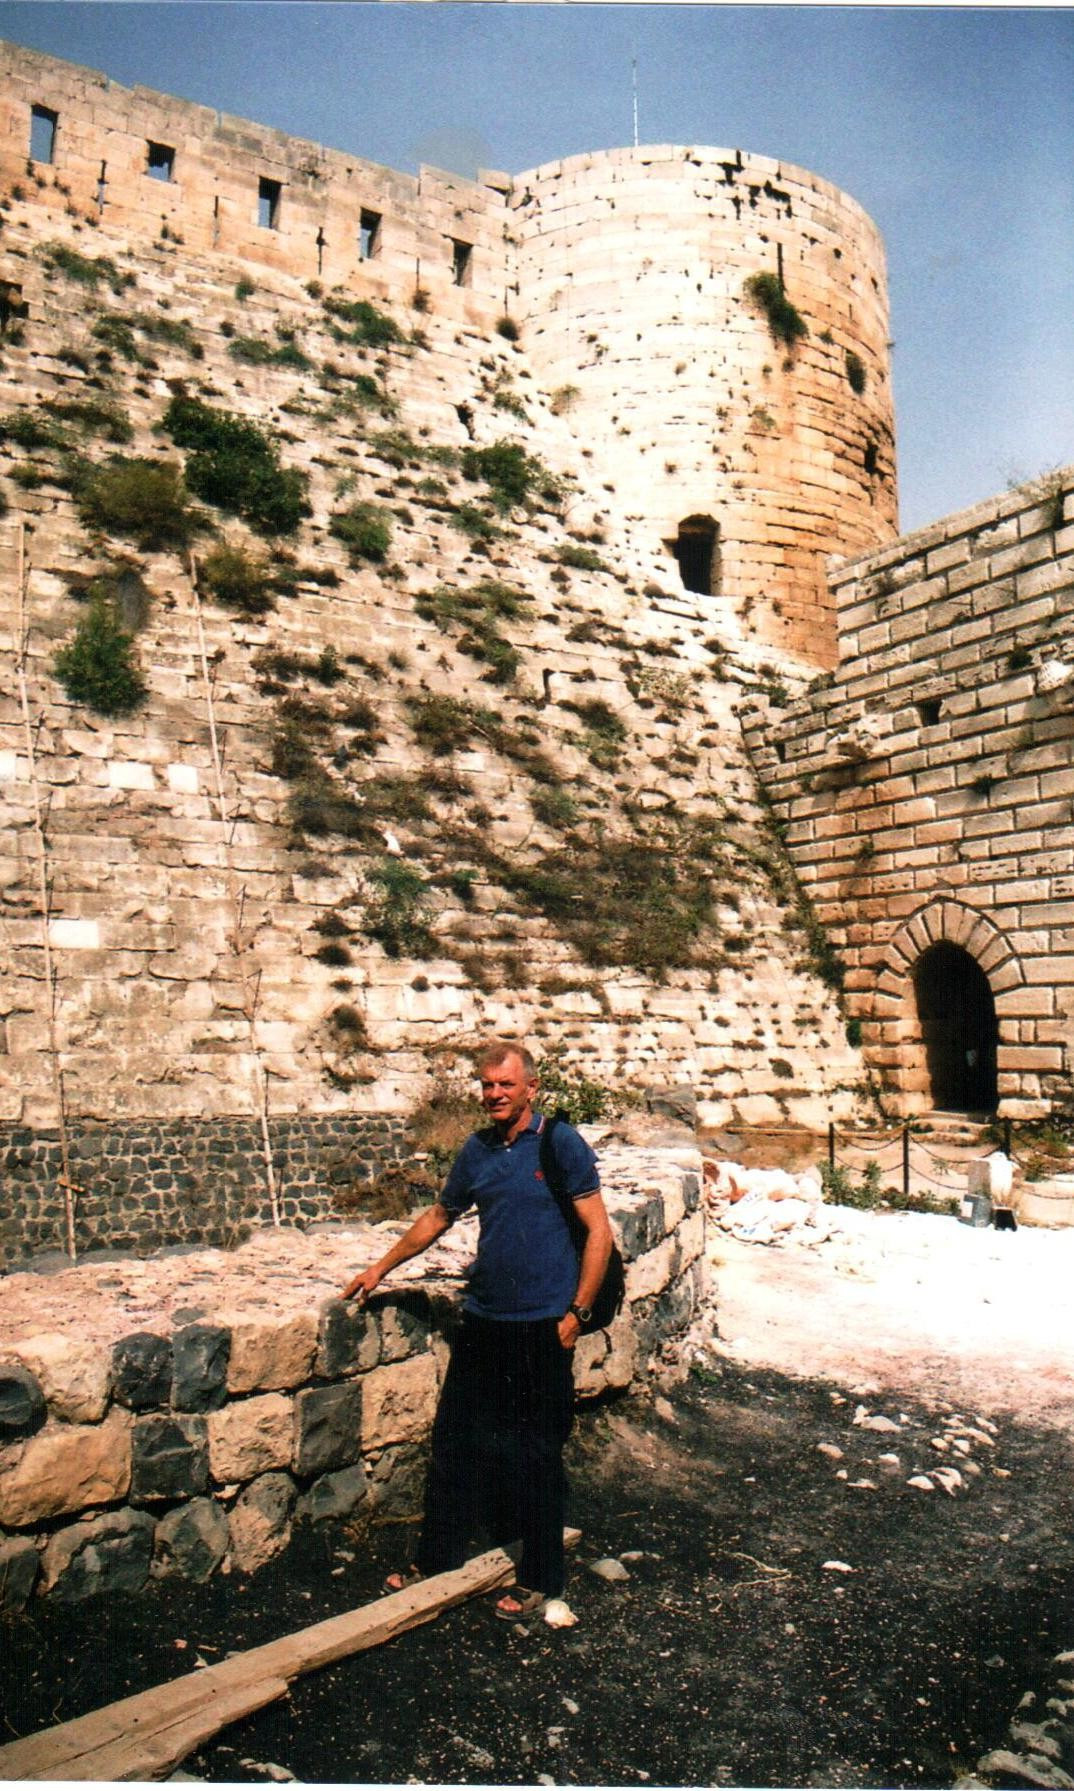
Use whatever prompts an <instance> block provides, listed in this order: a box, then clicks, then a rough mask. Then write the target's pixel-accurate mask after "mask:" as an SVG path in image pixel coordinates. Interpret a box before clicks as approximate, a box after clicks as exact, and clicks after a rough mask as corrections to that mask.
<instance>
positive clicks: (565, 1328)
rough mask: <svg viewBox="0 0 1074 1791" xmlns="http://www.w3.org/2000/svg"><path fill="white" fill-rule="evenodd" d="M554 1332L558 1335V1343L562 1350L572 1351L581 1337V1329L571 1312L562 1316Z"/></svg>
mask: <svg viewBox="0 0 1074 1791" xmlns="http://www.w3.org/2000/svg"><path fill="white" fill-rule="evenodd" d="M556 1330H557V1332H558V1334H559V1341H560V1343H561V1344H562V1345H563V1348H564V1349H573V1348H574V1346H575V1344H576V1343H577V1341H578V1339H579V1337H580V1336H581V1335H582V1327H581V1325H580V1324H579V1323H578V1320H577V1319H576V1318H575V1316H574V1313H573V1312H565V1313H564V1314H563V1317H562V1318H561V1319H560V1321H559V1323H558V1325H557V1326H556Z"/></svg>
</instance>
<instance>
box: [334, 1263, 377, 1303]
mask: <svg viewBox="0 0 1074 1791" xmlns="http://www.w3.org/2000/svg"><path fill="white" fill-rule="evenodd" d="M383 1279H384V1275H383V1271H382V1270H381V1269H378V1268H372V1269H361V1270H360V1271H359V1273H358V1274H357V1275H355V1277H354V1279H353V1281H348V1282H347V1285H346V1287H345V1288H344V1289H343V1292H342V1294H341V1296H340V1298H341V1299H344V1300H362V1301H363V1302H364V1301H365V1300H368V1298H369V1296H370V1294H371V1293H375V1292H376V1290H377V1288H378V1287H379V1286H380V1284H381V1281H382V1280H383Z"/></svg>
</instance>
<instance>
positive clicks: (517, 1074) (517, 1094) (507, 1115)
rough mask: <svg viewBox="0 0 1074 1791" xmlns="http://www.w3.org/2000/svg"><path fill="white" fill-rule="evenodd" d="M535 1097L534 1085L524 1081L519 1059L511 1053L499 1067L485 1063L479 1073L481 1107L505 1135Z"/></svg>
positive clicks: (495, 1064) (535, 1087)
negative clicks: (504, 1131)
mask: <svg viewBox="0 0 1074 1791" xmlns="http://www.w3.org/2000/svg"><path fill="white" fill-rule="evenodd" d="M536 1094H537V1084H536V1082H530V1081H528V1080H527V1077H526V1072H525V1070H524V1069H523V1068H522V1062H521V1059H520V1058H518V1057H516V1056H515V1055H514V1053H513V1052H512V1053H511V1055H510V1056H509V1057H505V1058H504V1060H503V1062H502V1063H487V1064H486V1065H485V1067H484V1069H483V1070H482V1072H481V1105H482V1106H483V1107H484V1109H485V1112H486V1113H487V1114H488V1116H489V1118H490V1119H491V1120H492V1122H493V1124H494V1125H497V1126H500V1127H501V1128H503V1129H504V1130H506V1131H509V1130H510V1129H511V1127H512V1126H514V1125H516V1124H517V1122H518V1121H519V1120H520V1119H521V1118H522V1115H523V1114H524V1113H525V1112H526V1109H527V1108H528V1107H530V1106H531V1105H532V1103H533V1101H534V1099H535V1097H536Z"/></svg>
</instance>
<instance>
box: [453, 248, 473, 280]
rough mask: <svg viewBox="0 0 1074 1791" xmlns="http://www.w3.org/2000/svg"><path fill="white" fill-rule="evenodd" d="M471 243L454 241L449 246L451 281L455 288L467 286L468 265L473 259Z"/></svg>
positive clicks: (468, 278)
mask: <svg viewBox="0 0 1074 1791" xmlns="http://www.w3.org/2000/svg"><path fill="white" fill-rule="evenodd" d="M473 253H474V245H473V243H460V242H456V241H455V240H454V239H453V240H452V244H451V279H452V284H453V285H455V286H469V284H470V263H471V260H472V258H473Z"/></svg>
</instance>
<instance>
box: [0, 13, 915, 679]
mask: <svg viewBox="0 0 1074 1791" xmlns="http://www.w3.org/2000/svg"><path fill="white" fill-rule="evenodd" d="M0 60H2V65H3V67H4V71H5V76H6V91H5V96H4V99H3V101H2V102H0V178H3V179H4V181H5V184H8V185H10V184H15V183H21V184H22V185H23V186H26V185H27V183H28V182H29V183H30V195H31V197H32V198H33V199H34V200H35V201H36V202H37V203H39V204H41V205H42V206H43V207H46V208H49V209H61V208H62V209H63V210H64V211H65V212H66V213H68V214H71V213H73V214H76V215H82V216H83V217H85V218H86V219H88V220H90V221H91V222H92V223H93V224H95V225H97V226H98V227H101V228H104V229H106V230H108V231H109V232H112V231H115V232H119V233H121V234H123V235H124V236H126V237H128V238H133V239H142V240H143V241H151V242H152V241H155V242H160V241H164V242H165V243H171V244H178V245H180V246H181V247H182V248H184V249H186V250H193V251H197V252H199V253H203V252H207V253H210V254H212V255H217V256H220V257H221V258H227V259H230V260H232V261H234V262H238V263H241V264H243V265H247V264H248V265H249V266H250V267H251V268H253V269H256V268H258V267H261V268H264V269H271V270H274V271H275V272H277V273H283V274H289V275H291V276H293V277H294V278H296V279H299V280H302V281H310V280H314V279H316V280H320V281H322V282H323V283H324V284H325V285H327V286H337V285H338V286H342V287H344V288H346V289H348V290H352V291H353V290H357V291H360V292H361V293H363V294H366V295H368V296H370V297H373V298H376V297H389V298H393V299H395V300H396V301H399V302H405V303H409V302H410V301H411V300H412V299H413V296H414V293H415V291H416V290H417V289H420V290H421V291H422V292H424V294H425V295H426V297H427V298H428V299H429V301H430V302H432V303H433V304H435V306H436V307H437V309H438V310H440V311H442V312H443V313H444V314H445V315H448V316H451V317H453V318H454V319H456V320H457V321H458V322H459V323H462V324H467V323H469V324H477V325H485V326H486V327H487V326H489V325H490V324H491V323H492V322H493V321H494V320H495V319H496V318H497V317H499V316H500V315H501V314H509V315H511V316H512V317H514V318H515V319H517V320H518V321H520V322H521V323H523V324H525V325H526V326H527V333H528V334H529V336H530V339H531V343H532V348H533V355H534V363H533V364H534V369H535V371H536V372H538V373H539V374H540V376H542V377H543V378H544V380H545V382H546V383H547V385H548V386H549V388H550V389H553V388H558V389H559V390H561V391H562V392H569V393H571V394H573V396H572V397H571V398H570V399H569V401H564V406H563V414H564V416H565V419H566V421H567V424H568V426H569V427H570V428H571V429H573V431H574V433H575V437H576V439H577V441H578V443H579V444H580V445H581V447H582V448H584V450H585V451H586V452H587V453H592V452H593V451H594V450H593V443H594V442H599V444H600V448H599V457H600V465H601V470H602V476H603V478H604V480H605V482H606V483H607V484H608V485H609V486H612V485H614V487H615V488H616V489H617V490H618V492H619V497H620V503H619V507H620V508H621V509H622V510H623V511H624V512H625V513H626V514H628V515H630V516H631V517H632V518H633V519H634V520H635V521H636V522H637V523H638V524H639V525H640V529H639V532H641V533H644V534H645V535H646V536H647V538H648V541H649V544H650V549H651V550H652V551H654V552H659V551H661V544H664V546H663V550H662V551H663V555H664V559H665V564H666V574H667V576H668V577H669V578H671V579H672V580H677V577H678V570H677V567H676V563H675V560H674V558H673V556H672V553H671V549H670V543H671V542H672V541H673V539H674V538H675V536H676V533H677V530H678V525H679V523H680V522H681V521H683V520H684V519H686V518H687V517H690V516H694V515H700V516H705V517H708V518H710V519H711V520H712V522H713V523H714V524H715V525H716V527H717V529H718V531H719V565H718V568H717V571H716V575H715V576H714V578H713V580H712V589H711V595H712V597H713V599H714V604H713V607H714V609H716V610H718V609H719V607H720V602H721V600H725V601H727V602H729V603H731V604H732V605H733V606H734V607H735V609H736V610H737V611H738V612H739V613H741V614H742V615H743V616H744V618H745V619H746V621H747V624H748V629H749V631H750V632H751V633H753V634H754V635H755V636H756V638H758V639H760V640H763V641H766V642H769V643H770V644H772V645H774V646H779V647H783V648H786V649H787V650H788V651H790V652H793V653H798V654H800V655H801V656H803V657H804V658H806V659H807V660H812V661H818V660H819V661H820V662H821V663H830V661H831V657H832V651H833V639H834V634H833V626H832V615H831V611H830V608H829V604H828V595H827V588H826V585H825V579H824V560H825V556H826V555H827V554H829V553H832V552H840V553H846V552H848V551H853V550H855V549H859V548H866V547H870V546H872V545H874V544H877V543H879V542H882V541H883V540H885V539H886V538H887V537H889V536H890V535H891V534H892V533H893V531H894V528H895V518H896V486H895V456H894V417H893V408H892V398H891V388H890V369H889V351H888V333H889V332H888V317H887V287H886V271H885V264H884V252H883V245H882V243H881V240H880V237H879V234H878V232H877V230H876V228H875V226H874V225H873V224H872V223H871V221H870V220H869V218H868V217H867V216H866V215H865V213H864V212H863V211H862V210H861V208H860V206H858V205H857V204H856V203H855V202H854V201H853V200H851V199H849V198H848V197H847V196H846V195H845V194H843V193H840V192H839V191H838V190H837V189H836V188H835V187H833V186H831V185H830V184H829V183H828V182H826V181H823V180H821V179H819V178H818V177H817V176H815V175H812V174H809V173H808V172H806V171H805V170H803V169H798V168H793V167H789V166H787V165H783V164H779V163H776V162H774V161H771V160H770V159H768V158H765V157H757V156H744V155H743V154H742V153H741V152H739V151H737V150H721V149H680V148H674V147H658V148H651V149H636V150H613V151H610V152H607V153H601V154H594V155H585V156H576V157H572V158H570V159H569V160H567V161H564V162H562V163H555V164H550V165H548V166H545V167H543V168H538V169H535V170H533V171H532V172H530V173H526V174H520V175H518V176H515V177H509V176H506V175H500V174H496V173H487V174H483V175H482V177H481V180H480V182H470V181H466V180H464V179H461V178H458V177H455V176H452V175H449V174H444V173H442V172H440V171H438V170H435V169H428V168H423V169H422V170H421V172H420V174H419V175H418V176H417V177H416V178H412V177H410V176H406V175H402V174H398V173H395V172H394V171H393V170H391V169H388V168H383V167H379V166H378V165H376V164H375V163H372V162H367V161H363V160H361V159H360V158H357V157H353V156H348V155H345V154H343V153H342V152H340V151H336V150H331V149H325V148H323V147H322V146H320V145H318V144H314V143H308V142H304V141H302V140H300V139H296V138H291V137H288V136H286V135H285V134H284V133H282V132H279V131H273V130H271V129H268V128H267V127H265V126H262V125H257V124H253V123H250V122H249V121H247V120H245V119H238V118H231V117H228V116H226V115H222V114H219V113H217V112H214V111H213V110H211V109H210V108H207V107H204V106H197V105H193V104H190V103H189V102H185V101H182V100H176V99H172V98H170V97H169V96H167V95H164V94H159V93H154V92H152V91H150V90H148V89H143V88H134V89H126V88H123V87H120V86H118V85H116V84H115V83H114V82H112V81H110V80H108V79H107V77H105V76H103V75H100V74H97V73H95V72H94V71H92V70H87V69H81V68H77V67H75V66H73V65H70V64H67V63H62V62H57V61H55V60H54V59H52V58H50V57H47V56H41V55H38V54H35V53H33V52H30V51H25V50H20V49H16V48H15V47H14V46H11V45H6V46H3V53H2V58H0ZM35 107H36V108H38V109H39V110H42V109H43V110H47V111H48V112H50V113H51V114H52V115H53V116H54V118H55V132H54V137H53V139H52V143H51V149H52V155H53V160H52V163H51V165H50V166H46V165H43V164H40V163H37V162H28V161H27V151H28V147H29V145H30V141H31V128H32V127H31V112H32V109H33V108H35ZM169 157H170V158H171V159H170V160H168V158H169ZM151 160H153V161H155V166H156V169H157V174H159V173H160V172H161V171H162V164H163V168H164V169H165V170H166V172H167V174H168V178H167V179H163V178H158V177H157V175H156V174H154V173H152V172H151V171H150V162H151ZM266 182H267V183H271V189H272V190H271V192H268V191H267V189H266V188H265V183H266ZM259 195H260V197H259ZM61 202H62V207H61ZM363 219H364V220H365V221H366V224H367V226H368V225H369V223H370V222H371V221H375V232H374V234H373V236H372V238H371V239H370V237H369V231H368V228H367V230H366V232H365V233H364V235H363ZM259 220H260V221H259ZM363 242H364V245H365V251H366V252H365V253H363ZM370 250H371V251H372V252H371V253H370V252H369V251H370ZM460 253H461V254H462V255H463V256H464V258H465V266H464V267H460V265H459V261H458V256H459V254H460ZM766 271H767V272H769V273H777V272H778V273H780V274H781V275H782V277H783V278H784V281H785V284H786V289H787V292H788V294H789V296H790V297H791V298H792V300H793V301H794V303H795V304H796V306H797V307H798V309H799V310H800V311H801V312H802V314H803V316H804V317H805V319H806V320H807V324H808V329H809V335H808V338H807V339H806V340H805V341H803V342H802V343H800V344H799V345H798V346H797V347H796V348H795V349H794V350H793V351H788V350H787V349H786V348H785V347H784V346H783V345H781V344H780V343H778V342H775V341H773V339H772V336H771V334H770V332H769V330H768V327H767V325H766V323H765V321H764V319H763V318H762V317H761V316H760V315H759V314H758V312H757V310H756V307H753V306H751V305H750V304H748V303H747V302H746V299H745V297H744V293H743V287H744V282H745V281H746V279H747V278H748V277H749V276H750V275H752V274H756V273H762V272H766ZM456 280H459V281H460V282H461V283H458V284H457V283H456ZM848 354H851V355H853V356H855V357H856V358H857V363H858V367H859V369H860V377H861V379H862V380H863V381H864V386H863V389H862V390H861V391H860V392H856V391H855V390H854V389H853V387H852V385H851V383H850V380H849V378H848V371H847V356H848Z"/></svg>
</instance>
